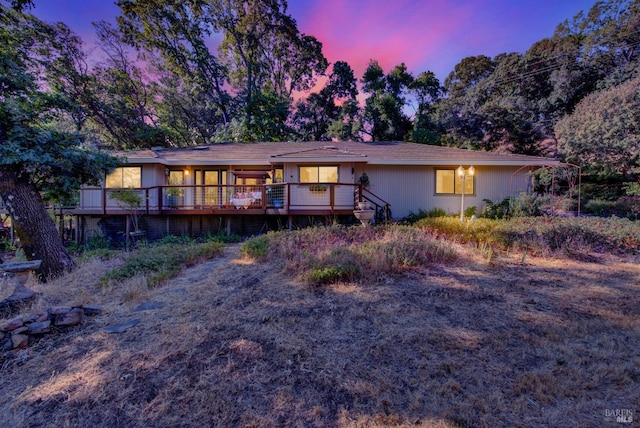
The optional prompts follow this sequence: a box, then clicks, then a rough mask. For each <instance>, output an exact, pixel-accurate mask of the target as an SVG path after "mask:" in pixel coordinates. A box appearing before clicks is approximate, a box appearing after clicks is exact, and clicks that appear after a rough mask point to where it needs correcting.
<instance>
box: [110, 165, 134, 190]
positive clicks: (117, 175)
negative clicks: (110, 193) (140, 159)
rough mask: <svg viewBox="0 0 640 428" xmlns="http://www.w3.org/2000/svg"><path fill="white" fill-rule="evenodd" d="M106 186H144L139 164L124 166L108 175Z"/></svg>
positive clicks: (114, 187)
mask: <svg viewBox="0 0 640 428" xmlns="http://www.w3.org/2000/svg"><path fill="white" fill-rule="evenodd" d="M105 187H107V188H110V189H127V188H140V187H142V173H141V168H140V167H139V166H122V167H119V168H116V169H115V170H114V171H113V172H112V173H111V174H108V175H107V178H106V180H105Z"/></svg>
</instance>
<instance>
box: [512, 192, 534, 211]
mask: <svg viewBox="0 0 640 428" xmlns="http://www.w3.org/2000/svg"><path fill="white" fill-rule="evenodd" d="M540 213H541V210H540V200H539V199H538V195H537V194H536V193H532V194H528V193H525V192H520V194H519V195H518V196H513V197H511V198H510V200H509V216H510V217H535V216H539V215H540Z"/></svg>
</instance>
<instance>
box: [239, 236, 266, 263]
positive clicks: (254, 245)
mask: <svg viewBox="0 0 640 428" xmlns="http://www.w3.org/2000/svg"><path fill="white" fill-rule="evenodd" d="M270 238H271V237H270V236H269V235H268V234H267V235H261V236H256V237H253V238H251V239H249V240H248V241H247V242H245V243H244V244H243V245H242V247H240V251H241V252H242V253H244V254H246V255H247V256H249V257H253V258H254V259H258V260H266V259H267V256H268V255H269V242H270V240H271V239H270Z"/></svg>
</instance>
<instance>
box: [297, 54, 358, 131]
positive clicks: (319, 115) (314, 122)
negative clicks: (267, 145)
mask: <svg viewBox="0 0 640 428" xmlns="http://www.w3.org/2000/svg"><path fill="white" fill-rule="evenodd" d="M357 95H358V89H357V87H356V78H355V76H354V74H353V70H352V69H351V67H350V66H349V64H347V63H346V62H344V61H337V62H336V63H335V64H334V65H333V70H332V72H331V74H330V75H329V80H328V82H327V84H326V85H325V86H324V87H323V88H322V89H321V90H320V91H319V92H317V93H312V94H310V95H309V96H308V97H307V98H306V99H304V100H299V101H298V102H297V103H296V104H295V110H294V112H293V115H292V117H291V122H292V127H293V129H294V131H295V132H296V133H297V138H298V139H300V140H303V141H325V140H326V141H329V140H331V139H332V138H333V137H336V138H338V139H340V140H342V139H343V138H345V137H347V138H348V137H353V135H352V133H351V132H349V131H347V130H346V128H345V127H343V126H342V125H343V124H345V125H346V124H347V123H348V122H349V119H348V115H349V111H350V110H351V109H352V108H353V106H354V103H355V104H357V102H356V96H357ZM334 123H335V124H334ZM330 129H331V131H330ZM345 131H347V132H345ZM349 139H353V138H349Z"/></svg>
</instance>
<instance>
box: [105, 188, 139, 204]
mask: <svg viewBox="0 0 640 428" xmlns="http://www.w3.org/2000/svg"><path fill="white" fill-rule="evenodd" d="M109 198H110V199H113V200H114V201H116V203H117V204H118V206H119V207H120V208H124V209H136V208H140V206H141V205H142V195H140V194H139V193H138V192H137V191H135V190H134V189H115V190H112V191H111V192H110V193H109Z"/></svg>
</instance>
